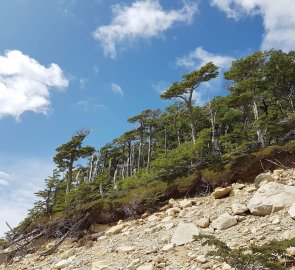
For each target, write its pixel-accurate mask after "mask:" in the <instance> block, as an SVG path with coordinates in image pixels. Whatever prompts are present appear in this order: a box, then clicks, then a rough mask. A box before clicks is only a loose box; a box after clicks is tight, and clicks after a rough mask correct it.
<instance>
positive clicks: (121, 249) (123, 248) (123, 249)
mask: <svg viewBox="0 0 295 270" xmlns="http://www.w3.org/2000/svg"><path fill="white" fill-rule="evenodd" d="M134 250H135V248H134V247H131V246H121V247H118V248H117V251H119V252H123V253H130V252H132V251H134Z"/></svg>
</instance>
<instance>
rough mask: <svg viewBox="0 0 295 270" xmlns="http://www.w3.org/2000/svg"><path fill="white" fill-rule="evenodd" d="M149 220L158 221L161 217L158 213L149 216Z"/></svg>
mask: <svg viewBox="0 0 295 270" xmlns="http://www.w3.org/2000/svg"><path fill="white" fill-rule="evenodd" d="M147 220H148V221H150V222H153V221H158V220H159V218H158V217H157V216H156V215H151V216H149V217H148V218H147Z"/></svg>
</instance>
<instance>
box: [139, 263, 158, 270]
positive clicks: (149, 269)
mask: <svg viewBox="0 0 295 270" xmlns="http://www.w3.org/2000/svg"><path fill="white" fill-rule="evenodd" d="M155 269H156V267H155V266H154V265H153V264H144V265H141V266H139V267H137V269H136V270H155Z"/></svg>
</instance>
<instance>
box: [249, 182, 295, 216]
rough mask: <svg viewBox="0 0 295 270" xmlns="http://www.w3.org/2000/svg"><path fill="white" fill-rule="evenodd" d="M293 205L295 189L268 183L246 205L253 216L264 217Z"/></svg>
mask: <svg viewBox="0 0 295 270" xmlns="http://www.w3.org/2000/svg"><path fill="white" fill-rule="evenodd" d="M293 203H295V187H291V186H287V185H283V184H280V183H276V182H269V183H266V184H264V185H262V186H261V187H260V188H259V189H258V190H257V192H256V193H255V194H254V196H253V197H252V199H251V200H250V201H249V203H248V205H247V206H248V208H249V210H250V212H251V214H253V215H258V216H266V215H270V214H271V213H274V212H277V211H279V210H281V209H284V208H287V207H290V206H291V205H292V204H293Z"/></svg>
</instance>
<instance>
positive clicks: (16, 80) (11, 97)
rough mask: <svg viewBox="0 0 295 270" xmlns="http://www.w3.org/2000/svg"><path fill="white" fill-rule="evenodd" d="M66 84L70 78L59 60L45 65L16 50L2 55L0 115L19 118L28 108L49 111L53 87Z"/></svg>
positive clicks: (33, 110) (0, 60)
mask: <svg viewBox="0 0 295 270" xmlns="http://www.w3.org/2000/svg"><path fill="white" fill-rule="evenodd" d="M67 86H68V80H67V79H66V78H65V77H64V75H63V72H62V70H61V69H60V67H59V66H58V65H57V64H50V65H49V67H45V66H42V65H41V64H39V63H38V62H37V61H36V60H35V59H33V58H30V57H29V56H27V55H24V54H23V53H22V52H20V51H17V50H14V51H6V52H5V55H4V56H1V55H0V117H3V116H7V115H12V116H14V117H16V118H17V119H18V118H19V117H20V116H21V114H23V113H24V112H25V111H32V112H36V113H43V114H46V113H47V112H48V110H49V105H50V99H49V96H50V93H49V90H50V88H52V87H54V88H57V89H62V88H65V87H67Z"/></svg>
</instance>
